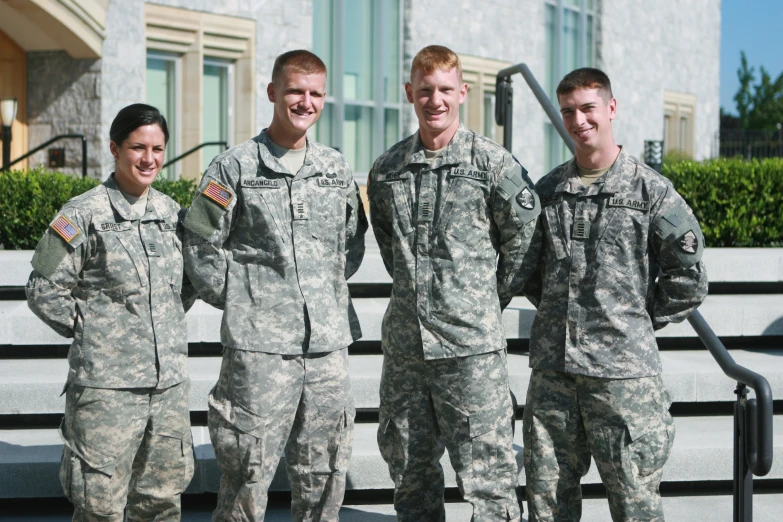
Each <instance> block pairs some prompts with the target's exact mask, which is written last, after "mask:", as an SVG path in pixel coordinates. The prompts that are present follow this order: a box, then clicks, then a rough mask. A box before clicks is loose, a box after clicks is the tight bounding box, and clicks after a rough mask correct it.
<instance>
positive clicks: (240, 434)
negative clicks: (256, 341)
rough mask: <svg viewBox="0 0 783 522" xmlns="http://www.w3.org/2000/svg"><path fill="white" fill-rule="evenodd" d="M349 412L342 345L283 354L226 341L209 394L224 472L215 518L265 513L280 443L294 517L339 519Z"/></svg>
mask: <svg viewBox="0 0 783 522" xmlns="http://www.w3.org/2000/svg"><path fill="white" fill-rule="evenodd" d="M354 415H355V410H354V405H353V396H352V395H351V383H350V379H349V375H348V350H347V349H343V350H337V351H334V352H329V353H318V354H312V355H280V354H270V353H262V352H250V351H243V350H234V349H231V348H224V349H223V363H222V366H221V368H220V377H219V379H218V382H217V384H216V385H215V387H214V388H213V389H212V392H211V393H210V396H209V417H208V420H209V435H210V438H211V439H212V445H213V447H214V448H215V457H216V459H217V463H218V466H219V467H220V469H221V471H222V472H223V476H222V477H221V479H220V490H219V491H218V503H217V509H215V512H214V513H213V515H212V520H216V521H225V520H231V521H243V522H244V521H262V520H264V514H265V513H266V505H267V490H268V489H269V485H270V483H271V482H272V478H273V477H274V475H275V470H277V466H278V463H279V462H280V455H281V453H283V450H284V449H285V462H286V470H287V472H288V480H289V482H290V484H291V514H292V518H293V520H294V521H297V522H300V521H307V522H311V521H312V522H317V521H322V522H327V521H336V520H338V512H339V511H340V506H341V505H342V502H343V496H344V495H345V476H346V472H347V471H348V460H349V459H350V457H351V449H352V447H353V419H354Z"/></svg>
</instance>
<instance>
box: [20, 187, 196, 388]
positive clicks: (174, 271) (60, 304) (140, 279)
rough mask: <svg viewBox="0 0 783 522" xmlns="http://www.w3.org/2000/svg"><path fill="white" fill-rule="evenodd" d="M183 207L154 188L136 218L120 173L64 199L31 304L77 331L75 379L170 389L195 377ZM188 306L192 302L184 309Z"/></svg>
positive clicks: (43, 245) (40, 259)
mask: <svg viewBox="0 0 783 522" xmlns="http://www.w3.org/2000/svg"><path fill="white" fill-rule="evenodd" d="M179 210H180V207H179V205H178V204H177V203H176V202H174V201H173V200H172V199H171V198H169V197H168V196H166V195H164V194H161V193H160V192H158V191H157V190H155V189H153V188H150V189H149V195H148V201H147V210H146V213H145V214H144V216H143V217H142V218H141V219H135V218H134V215H133V213H132V210H131V206H130V204H129V203H128V202H127V201H126V199H125V198H124V196H123V195H122V193H120V191H119V189H118V188H117V184H116V183H115V182H114V178H113V177H111V178H109V179H107V180H106V181H105V182H104V183H103V184H101V185H99V186H97V187H95V188H93V189H91V190H89V191H87V192H85V193H84V194H82V195H80V196H77V197H75V198H73V199H71V200H70V201H69V202H68V203H66V204H65V206H63V208H62V209H61V210H60V213H59V214H58V215H57V217H56V218H55V219H54V221H53V222H52V224H51V225H50V227H49V228H48V229H47V230H46V232H45V233H44V236H43V238H42V239H41V242H40V243H39V244H38V247H37V248H36V250H35V255H34V256H33V260H32V265H33V273H32V274H31V275H30V280H29V281H28V283H27V302H28V304H29V306H30V309H31V310H32V311H33V312H34V313H35V314H36V315H37V316H38V317H40V318H41V319H42V320H43V321H44V322H45V323H46V324H47V325H49V326H50V327H52V328H53V329H54V330H55V331H56V332H57V333H59V334H60V335H63V336H65V337H73V339H74V340H73V344H72V345H71V349H70V350H69V352H68V361H69V372H68V382H69V383H75V384H79V385H83V386H92V387H98V388H167V387H169V386H172V385H174V384H177V383H179V382H182V381H184V380H185V379H187V375H188V367H187V357H188V342H187V328H186V324H185V310H186V309H188V308H190V306H191V305H192V304H193V301H194V300H195V298H196V295H195V292H194V291H193V288H192V286H191V285H190V284H189V283H186V284H185V288H184V290H183V265H182V243H181V229H179V228H178V224H177V223H178V213H179ZM183 305H184V306H183Z"/></svg>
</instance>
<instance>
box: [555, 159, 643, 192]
mask: <svg viewBox="0 0 783 522" xmlns="http://www.w3.org/2000/svg"><path fill="white" fill-rule="evenodd" d="M630 161H631V158H630V156H628V154H626V152H625V149H624V148H622V147H620V154H618V155H617V159H616V160H615V161H614V163H613V164H612V166H611V168H609V170H607V171H606V172H605V173H604V175H603V176H601V177H600V178H598V179H597V180H595V181H594V182H593V183H591V184H590V186H588V187H585V186H584V184H583V183H582V181H581V180H580V179H579V170H578V168H577V166H576V157H573V158H571V161H569V162H568V163H567V164H566V167H565V168H564V169H563V170H562V171H561V174H560V180H559V181H558V183H557V188H556V189H555V192H568V193H569V194H583V195H585V196H594V195H596V194H599V193H602V192H603V193H607V194H614V193H616V192H618V191H619V190H620V184H621V183H622V176H623V172H625V170H626V165H627V164H628V163H629V162H630ZM583 191H584V192H583Z"/></svg>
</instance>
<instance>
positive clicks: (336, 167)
mask: <svg viewBox="0 0 783 522" xmlns="http://www.w3.org/2000/svg"><path fill="white" fill-rule="evenodd" d="M268 143H269V138H268V137H267V136H266V133H265V132H262V133H261V134H260V135H258V136H257V137H256V138H254V139H252V140H249V141H246V142H244V143H242V144H240V145H238V146H236V147H234V148H233V149H231V150H230V151H229V152H227V153H224V154H221V155H219V156H218V157H216V158H215V159H214V160H213V162H212V165H211V166H210V168H209V169H208V170H207V172H206V173H205V174H204V178H203V179H202V181H201V186H200V189H199V193H198V195H197V196H196V198H195V200H194V201H193V206H192V207H191V209H190V211H189V212H188V214H187V216H186V218H185V227H186V228H187V229H189V230H190V231H191V232H192V235H193V236H195V238H197V239H195V242H194V244H192V245H189V246H188V247H187V248H189V249H192V252H193V254H192V255H188V256H186V260H185V262H186V264H187V269H188V271H189V273H190V274H191V276H192V277H191V279H192V280H193V282H194V284H195V285H196V287H197V288H198V290H199V294H200V295H201V298H202V299H204V300H205V301H207V302H208V303H210V304H212V305H213V306H215V307H217V308H220V309H222V310H224V313H223V324H222V326H221V329H220V338H221V343H222V344H223V345H224V346H228V347H230V348H235V349H240V350H248V351H260V352H266V353H278V354H288V355H295V354H301V353H303V352H305V351H306V352H308V353H316V352H329V351H334V350H338V349H341V348H345V347H346V346H348V345H349V344H351V342H353V341H354V340H356V339H358V338H359V337H360V336H361V330H360V328H359V322H358V319H357V318H356V313H355V311H354V309H353V305H352V303H351V299H350V296H349V293H348V285H347V283H346V279H347V278H348V277H350V276H351V275H352V274H353V273H354V272H355V271H356V270H357V269H358V268H359V264H360V263H361V260H362V257H363V255H364V231H365V230H366V227H367V224H366V219H365V217H364V212H363V209H362V208H360V207H361V204H360V203H359V195H358V189H357V187H356V183H355V182H354V180H353V175H352V173H351V170H350V168H349V166H348V164H347V163H346V161H345V159H344V158H343V156H342V155H341V154H340V153H338V152H337V151H335V150H334V149H331V148H329V147H325V146H323V145H321V144H319V143H316V142H313V141H310V140H308V142H307V148H308V150H307V153H306V155H305V160H304V165H303V166H302V168H301V169H300V170H299V172H298V173H296V175H295V176H293V177H292V176H291V174H286V173H287V172H288V171H287V169H286V168H285V167H284V166H283V165H282V164H281V163H280V162H279V161H278V160H277V158H275V157H274V156H273V155H272V154H271V153H270V152H269V149H268V146H267V144H268ZM289 184H290V186H289ZM259 332H263V334H262V335H260V334H259Z"/></svg>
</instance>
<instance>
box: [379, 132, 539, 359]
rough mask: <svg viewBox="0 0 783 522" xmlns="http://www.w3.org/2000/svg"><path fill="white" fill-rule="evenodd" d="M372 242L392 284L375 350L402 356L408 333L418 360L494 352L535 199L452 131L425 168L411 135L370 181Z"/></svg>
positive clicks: (531, 255) (525, 270)
mask: <svg viewBox="0 0 783 522" xmlns="http://www.w3.org/2000/svg"><path fill="white" fill-rule="evenodd" d="M368 196H369V198H370V205H371V208H372V212H371V213H370V216H371V218H372V223H373V228H374V231H375V238H376V239H377V241H378V245H379V247H380V251H381V255H382V257H383V262H384V264H385V265H386V270H387V271H388V272H389V275H391V276H392V278H393V280H394V285H393V289H392V295H391V300H390V302H389V308H388V309H387V311H386V315H385V317H384V320H383V325H384V332H386V334H385V335H388V338H387V339H388V342H385V343H384V349H386V350H389V351H392V352H393V351H399V350H404V349H405V348H404V347H405V346H407V345H409V339H406V338H404V337H405V336H409V335H410V332H409V331H408V330H407V329H406V330H397V329H396V328H397V326H394V325H398V324H400V323H403V324H415V325H417V327H416V328H415V330H416V334H417V335H420V336H421V343H422V345H423V351H424V359H428V360H429V359H443V358H449V357H464V356H468V355H476V354H481V353H487V352H491V351H496V350H501V349H504V348H505V346H506V338H505V334H504V332H503V324H502V321H501V308H503V307H505V306H506V305H507V304H508V303H509V302H510V301H511V298H512V297H513V296H514V295H515V294H516V292H517V291H519V290H520V286H521V285H522V284H524V282H525V280H526V279H527V277H528V276H529V275H530V273H531V272H532V271H533V270H534V269H535V265H536V263H537V261H538V253H539V249H538V245H537V241H531V240H532V238H533V236H534V233H536V230H537V228H536V216H537V215H538V213H539V211H540V206H539V203H538V196H536V194H535V191H534V190H533V185H532V183H531V182H530V180H529V178H528V177H527V172H526V171H525V169H523V168H522V167H521V166H520V165H519V164H518V163H517V162H516V161H515V160H514V158H513V157H512V156H511V154H510V153H508V152H506V151H505V150H504V149H502V148H501V147H500V146H499V145H497V144H496V143H494V142H492V141H490V140H488V139H486V138H483V137H481V136H479V135H477V134H476V133H474V132H472V131H470V130H468V129H466V128H465V127H463V126H460V127H459V129H458V130H457V133H456V134H455V135H454V138H453V139H452V140H451V142H450V143H449V145H448V146H447V147H446V148H445V150H443V152H442V154H441V155H440V156H438V157H437V158H435V159H434V160H433V161H432V163H431V164H430V162H429V161H428V160H427V159H426V158H425V155H424V149H423V148H422V146H421V143H420V141H419V139H418V134H417V135H414V136H411V137H410V138H408V139H406V140H403V141H401V142H400V143H398V144H397V145H395V146H394V147H392V148H391V149H390V150H389V151H387V152H386V153H384V154H383V155H382V156H381V157H380V158H378V160H377V161H376V162H375V164H374V165H373V169H372V172H371V173H370V179H369V188H368Z"/></svg>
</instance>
